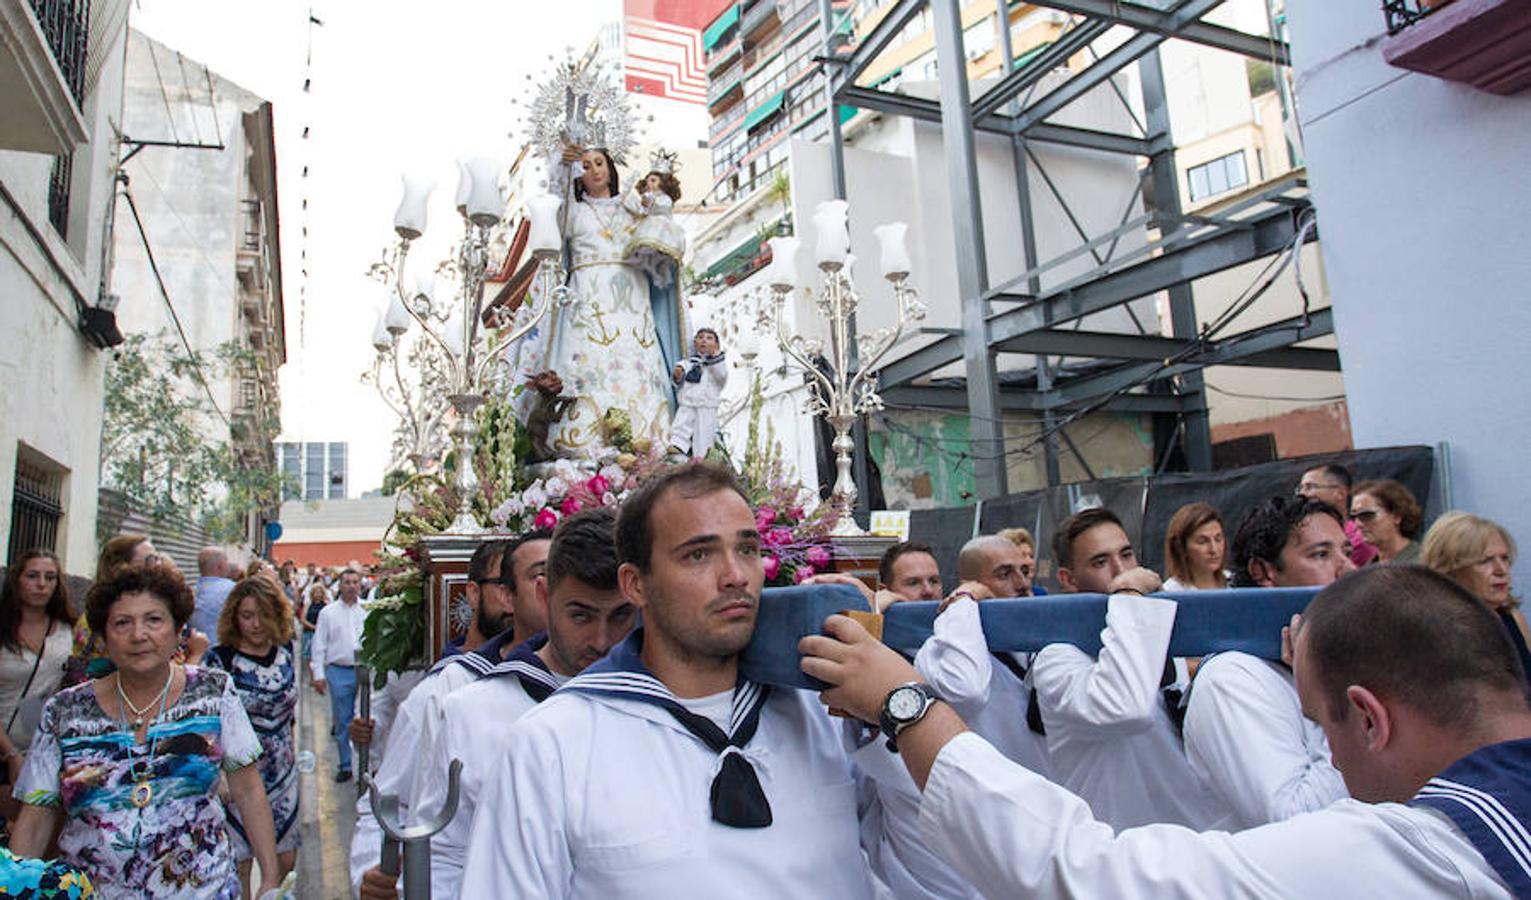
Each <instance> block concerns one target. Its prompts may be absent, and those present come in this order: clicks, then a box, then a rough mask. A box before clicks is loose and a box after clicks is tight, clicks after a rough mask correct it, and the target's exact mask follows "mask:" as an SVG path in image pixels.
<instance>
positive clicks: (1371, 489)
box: [1351, 478, 1425, 541]
mask: <svg viewBox="0 0 1531 900" xmlns="http://www.w3.org/2000/svg"><path fill="white" fill-rule="evenodd" d="M1362 494H1370V495H1371V496H1373V497H1376V498H1377V502H1378V503H1381V504H1382V508H1383V509H1385V510H1387V511H1388V512H1390V513H1392V514H1393V515H1395V516H1397V517H1398V530H1399V531H1400V532H1402V533H1403V536H1404V537H1406V538H1408V539H1409V540H1411V541H1412V540H1414V538H1415V537H1416V536H1417V535H1418V534H1419V527H1420V526H1421V525H1423V524H1424V523H1425V511H1424V510H1422V509H1420V508H1419V501H1418V500H1415V499H1414V494H1413V492H1412V491H1410V490H1409V489H1408V488H1406V487H1404V486H1403V483H1402V482H1399V481H1394V480H1393V479H1391V478H1384V479H1381V480H1380V481H1363V482H1361V483H1360V484H1358V485H1356V489H1355V490H1354V491H1353V492H1352V493H1351V496H1355V497H1359V496H1360V495H1362Z"/></svg>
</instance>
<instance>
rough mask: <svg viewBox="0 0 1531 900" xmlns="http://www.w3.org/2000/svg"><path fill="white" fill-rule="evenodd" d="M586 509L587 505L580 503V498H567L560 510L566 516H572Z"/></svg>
mask: <svg viewBox="0 0 1531 900" xmlns="http://www.w3.org/2000/svg"><path fill="white" fill-rule="evenodd" d="M584 508H585V504H583V503H581V502H579V498H578V497H567V498H565V499H564V502H563V505H562V506H560V507H559V508H558V509H559V511H560V512H562V513H563V514H564V515H566V516H572V515H574V514H575V513H577V512H579V511H580V510H581V509H584Z"/></svg>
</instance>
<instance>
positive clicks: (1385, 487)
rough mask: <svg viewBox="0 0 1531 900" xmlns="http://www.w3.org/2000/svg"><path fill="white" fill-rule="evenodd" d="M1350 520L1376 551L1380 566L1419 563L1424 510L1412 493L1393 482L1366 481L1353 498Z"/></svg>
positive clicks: (1351, 499) (1354, 493)
mask: <svg viewBox="0 0 1531 900" xmlns="http://www.w3.org/2000/svg"><path fill="white" fill-rule="evenodd" d="M1350 518H1351V519H1352V520H1353V521H1354V522H1355V523H1356V524H1357V525H1359V526H1361V536H1362V537H1364V538H1366V542H1367V543H1368V544H1371V545H1372V546H1373V547H1376V548H1377V562H1381V563H1399V564H1403V563H1413V562H1418V561H1419V541H1417V540H1415V538H1417V537H1418V536H1419V527H1420V525H1422V524H1423V523H1424V521H1425V513H1424V510H1422V509H1420V508H1419V501H1417V500H1415V499H1414V495H1413V494H1411V493H1409V489H1408V488H1406V487H1404V486H1403V485H1402V484H1400V483H1399V482H1397V481H1394V480H1392V479H1391V478H1385V479H1383V480H1381V481H1363V482H1361V483H1360V484H1358V485H1356V489H1355V491H1354V492H1353V493H1352V494H1351V495H1350Z"/></svg>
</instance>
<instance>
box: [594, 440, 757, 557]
mask: <svg viewBox="0 0 1531 900" xmlns="http://www.w3.org/2000/svg"><path fill="white" fill-rule="evenodd" d="M671 490H674V491H677V492H678V493H679V494H680V495H681V496H682V497H686V498H688V499H689V498H692V497H703V496H706V495H707V494H711V493H715V492H717V491H733V492H734V493H736V494H738V495H739V496H740V497H741V498H743V500H744V502H745V503H749V499H750V498H749V497H746V496H745V495H744V489H743V488H741V487H740V486H739V479H737V478H735V477H734V470H733V469H731V468H729V467H728V466H725V465H721V464H718V463H710V462H700V461H699V462H689V463H682V464H681V465H678V466H672V467H671V468H669V469H666V470H664V471H663V472H660V473H659V474H658V475H655V476H654V477H653V478H650V479H649V480H648V481H646V482H644V483H643V486H642V487H640V488H638V489H637V490H636V491H633V493H632V494H631V495H630V496H628V498H627V500H625V501H624V502H623V503H622V511H621V513H619V514H618V515H617V560H618V562H622V563H632V564H633V565H635V566H637V567H638V571H640V572H647V571H649V564H650V563H651V562H652V560H653V556H654V523H653V522H651V521H650V519H651V518H653V512H654V506H655V505H656V504H657V503H658V502H659V501H660V499H661V498H662V497H664V495H665V494H666V493H668V492H670V491H671Z"/></svg>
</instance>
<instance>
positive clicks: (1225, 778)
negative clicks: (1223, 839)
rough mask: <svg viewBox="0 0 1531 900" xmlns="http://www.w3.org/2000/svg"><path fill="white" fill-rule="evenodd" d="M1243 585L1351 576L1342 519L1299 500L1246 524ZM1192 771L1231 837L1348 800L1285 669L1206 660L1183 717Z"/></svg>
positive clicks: (1263, 509) (1241, 544)
mask: <svg viewBox="0 0 1531 900" xmlns="http://www.w3.org/2000/svg"><path fill="white" fill-rule="evenodd" d="M1233 559H1234V564H1235V566H1236V567H1237V569H1236V574H1235V576H1234V578H1235V583H1237V584H1254V585H1258V586H1260V587H1306V586H1317V587H1322V586H1324V585H1328V584H1332V583H1333V582H1334V581H1335V580H1336V579H1338V578H1339V577H1340V576H1341V575H1344V574H1345V573H1347V572H1350V571H1352V570H1353V569H1354V567H1353V566H1352V565H1351V562H1350V558H1349V556H1348V555H1347V554H1346V552H1345V532H1344V530H1343V529H1342V528H1341V519H1340V514H1339V513H1338V512H1337V511H1336V510H1335V509H1334V508H1333V507H1331V506H1329V505H1327V504H1325V503H1322V502H1320V501H1317V500H1307V499H1304V498H1302V497H1296V498H1292V497H1276V498H1273V499H1272V500H1270V501H1268V502H1266V503H1263V504H1261V505H1260V506H1258V507H1256V508H1255V509H1253V510H1251V511H1250V513H1249V514H1248V515H1247V516H1245V518H1244V521H1243V522H1242V523H1240V525H1239V528H1238V531H1236V532H1235V533H1234V538H1233ZM1185 754H1186V760H1187V761H1188V762H1189V763H1190V766H1191V771H1192V772H1194V773H1196V777H1197V778H1198V780H1200V781H1201V783H1202V784H1203V785H1205V786H1206V788H1207V790H1208V791H1209V792H1211V793H1212V795H1213V796H1214V797H1216V798H1217V800H1218V801H1219V802H1220V803H1221V804H1222V805H1223V806H1224V807H1225V808H1226V809H1227V810H1228V818H1227V820H1226V821H1225V822H1224V823H1223V825H1224V827H1226V828H1229V829H1230V830H1234V831H1237V830H1240V829H1244V828H1253V827H1254V826H1256V825H1264V824H1266V823H1267V822H1279V821H1281V820H1282V819H1288V818H1291V817H1292V816H1295V815H1298V814H1299V813H1305V812H1309V811H1311V810H1315V809H1323V808H1324V807H1326V806H1328V805H1329V804H1331V803H1333V802H1334V801H1336V800H1339V799H1342V798H1343V797H1345V796H1346V794H1345V782H1344V779H1342V778H1341V777H1340V773H1339V771H1338V770H1336V769H1335V768H1334V766H1333V765H1332V764H1331V763H1330V761H1329V742H1328V741H1326V740H1324V732H1323V730H1322V729H1320V728H1319V727H1318V723H1316V722H1314V721H1313V720H1312V719H1309V718H1307V717H1306V716H1304V715H1303V714H1302V705H1301V703H1300V701H1299V699H1298V696H1297V687H1296V684H1295V682H1294V681H1293V679H1292V669H1291V666H1290V665H1289V664H1288V663H1282V662H1273V661H1270V660H1264V659H1259V658H1258V657H1255V656H1252V655H1250V654H1248V653H1238V652H1230V653H1217V654H1214V655H1212V656H1210V657H1207V658H1206V659H1204V660H1202V664H1201V667H1200V668H1199V669H1197V672H1196V679H1195V681H1194V682H1192V688H1191V692H1190V699H1189V703H1188V704H1187V708H1186V716H1185Z"/></svg>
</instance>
